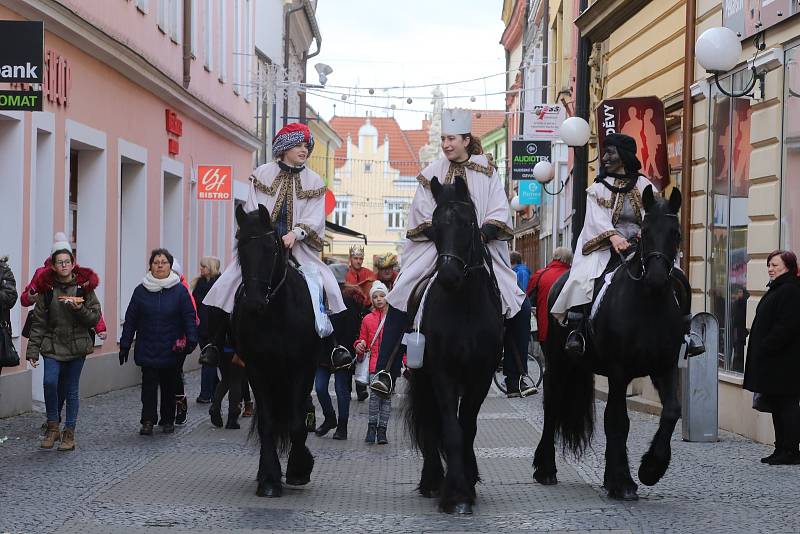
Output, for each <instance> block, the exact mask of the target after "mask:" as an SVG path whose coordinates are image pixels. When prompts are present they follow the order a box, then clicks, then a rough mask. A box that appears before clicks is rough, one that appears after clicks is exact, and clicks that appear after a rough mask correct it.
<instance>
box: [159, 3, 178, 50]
mask: <svg viewBox="0 0 800 534" xmlns="http://www.w3.org/2000/svg"><path fill="white" fill-rule="evenodd" d="M182 5H183V0H161V1H160V2H159V3H158V11H157V16H158V17H157V20H156V22H157V24H158V29H159V30H161V31H162V32H164V33H166V34H167V35H169V38H170V39H172V40H173V41H175V42H176V43H179V42H180V41H181V40H180V31H179V30H180V27H181V20H182V18H183V10H182V9H181V7H182Z"/></svg>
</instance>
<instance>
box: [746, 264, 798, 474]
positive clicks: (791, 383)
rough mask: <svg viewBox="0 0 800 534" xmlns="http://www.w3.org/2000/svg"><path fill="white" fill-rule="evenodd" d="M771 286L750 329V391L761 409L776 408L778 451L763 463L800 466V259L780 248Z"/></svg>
mask: <svg viewBox="0 0 800 534" xmlns="http://www.w3.org/2000/svg"><path fill="white" fill-rule="evenodd" d="M767 272H768V274H769V278H770V282H769V284H767V287H769V290H768V291H767V292H766V294H765V295H764V296H763V297H761V301H760V302H759V303H758V307H757V308H756V315H755V317H754V318H753V326H752V328H751V329H750V341H749V344H748V347H747V363H746V365H745V371H744V387H745V389H747V390H749V391H752V392H753V393H756V394H758V396H756V399H757V402H756V403H754V404H758V405H759V406H757V408H758V409H759V410H761V411H771V412H772V424H773V425H774V427H775V452H773V453H772V454H771V455H769V456H767V457H766V458H762V460H761V461H762V462H763V463H768V464H770V465H790V464H800V450H798V443H800V313H798V304H799V303H800V279H799V278H798V277H797V274H798V273H797V257H796V256H795V255H794V253H792V252H788V251H784V250H776V251H775V252H772V253H771V254H770V255H769V257H768V258H767Z"/></svg>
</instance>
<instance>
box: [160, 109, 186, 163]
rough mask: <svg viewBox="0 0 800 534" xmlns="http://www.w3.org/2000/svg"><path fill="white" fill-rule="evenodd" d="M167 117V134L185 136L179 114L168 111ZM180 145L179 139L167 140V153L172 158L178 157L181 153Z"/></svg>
mask: <svg viewBox="0 0 800 534" xmlns="http://www.w3.org/2000/svg"><path fill="white" fill-rule="evenodd" d="M164 111H165V113H164V114H165V117H166V129H167V133H168V134H171V135H174V136H176V137H180V136H182V135H183V121H181V120H180V119H179V118H178V114H177V113H175V112H174V111H172V110H171V109H166V110H164ZM180 149H181V147H180V143H178V140H177V139H173V138H171V137H170V138H169V139H167V152H168V153H169V155H170V156H177V155H178V154H179V153H180Z"/></svg>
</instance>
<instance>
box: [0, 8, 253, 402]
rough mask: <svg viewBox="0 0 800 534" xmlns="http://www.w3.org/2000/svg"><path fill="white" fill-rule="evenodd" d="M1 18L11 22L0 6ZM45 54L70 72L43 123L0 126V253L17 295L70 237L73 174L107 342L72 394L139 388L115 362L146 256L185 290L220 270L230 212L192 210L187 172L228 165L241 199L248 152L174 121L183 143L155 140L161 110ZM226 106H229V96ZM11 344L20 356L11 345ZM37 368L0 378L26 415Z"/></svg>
mask: <svg viewBox="0 0 800 534" xmlns="http://www.w3.org/2000/svg"><path fill="white" fill-rule="evenodd" d="M136 16H138V15H136ZM0 18H3V19H19V18H21V17H19V16H18V15H17V14H16V13H13V12H11V11H10V10H8V9H6V8H4V7H0ZM45 48H46V49H48V50H52V51H53V52H54V53H56V54H58V55H59V56H60V57H62V58H64V59H66V60H67V61H68V62H69V64H70V66H71V84H70V86H69V92H68V100H67V103H66V105H63V104H57V103H52V102H49V101H47V100H46V101H45V109H44V111H43V112H36V113H22V112H7V113H4V114H2V115H1V116H0V159H1V160H2V161H4V162H6V164H5V168H6V172H5V173H4V174H3V175H2V176H0V181H1V182H2V187H1V188H2V191H3V192H4V195H3V197H4V198H3V200H2V201H0V205H2V208H3V213H4V219H5V220H6V221H7V226H6V227H5V228H7V229H8V230H7V231H5V232H3V233H2V234H0V250H2V251H3V252H4V253H8V254H9V255H10V256H11V262H10V263H11V266H12V269H13V271H14V274H15V276H16V279H17V282H18V288H19V289H20V290H21V289H22V288H23V287H24V285H26V284H27V283H28V282H29V280H30V278H31V276H32V274H33V271H34V270H35V268H36V267H39V266H40V265H42V263H43V262H44V260H45V258H46V257H47V255H48V254H49V252H50V246H51V244H52V240H53V234H54V232H56V231H69V228H70V222H71V221H70V198H69V183H70V169H71V168H77V243H76V246H77V259H78V262H79V263H80V264H82V265H85V266H87V267H91V268H92V269H94V270H95V271H97V273H98V274H99V275H100V278H101V283H100V286H99V288H98V290H97V294H98V297H99V299H100V301H101V304H102V308H103V314H104V318H105V322H106V324H107V326H108V339H107V340H106V341H105V342H104V343H102V344H100V345H98V346H97V347H96V349H95V354H94V355H92V356H91V357H90V358H89V359H88V361H87V364H86V368H85V370H84V376H83V378H82V382H81V387H82V393H83V394H84V395H89V394H95V393H99V392H102V391H108V390H111V389H114V388H116V387H122V386H126V385H132V384H134V383H136V382H137V381H138V380H139V373H138V369H137V368H136V367H135V366H134V365H133V364H132V363H131V364H129V365H128V366H125V367H120V366H119V364H118V362H117V363H114V362H115V361H116V353H117V351H118V345H117V340H118V339H119V335H120V333H121V323H122V320H123V317H124V312H125V308H126V307H127V302H128V299H129V296H130V293H131V292H132V290H133V288H134V287H135V286H136V285H138V283H139V282H140V281H141V278H142V276H143V275H144V274H145V272H146V270H147V259H148V254H149V251H150V250H151V249H153V248H156V247H159V246H166V247H167V248H169V249H170V250H171V251H172V252H173V253H174V255H175V257H176V258H178V259H179V260H180V262H181V263H182V265H183V268H184V272H185V274H186V276H187V278H189V279H191V278H193V277H194V276H196V275H197V272H198V263H199V258H200V256H203V255H215V256H220V257H222V259H223V262H227V261H229V260H230V257H231V252H230V251H231V245H232V235H233V230H232V211H233V210H232V203H218V204H214V203H211V202H209V201H197V200H196V189H195V188H196V185H195V178H196V176H195V174H194V171H193V168H194V166H195V165H196V164H199V163H208V164H229V165H232V166H233V169H234V176H235V178H236V179H237V180H238V181H239V182H238V185H237V187H235V191H237V194H238V195H239V196H241V195H242V193H243V192H244V194H246V191H247V188H246V187H242V186H243V185H244V183H246V182H243V180H246V178H247V176H248V175H249V173H250V170H251V161H252V150H250V149H246V148H243V147H242V146H241V145H240V144H238V143H236V142H234V141H233V140H231V139H229V138H226V137H223V136H221V135H219V133H218V132H216V131H214V130H212V129H210V128H209V127H208V126H207V125H206V124H203V123H201V122H199V121H197V120H195V119H194V118H192V117H190V116H188V115H186V114H184V113H182V112H179V113H178V114H177V115H178V118H179V119H180V120H181V121H182V122H183V134H182V135H181V136H180V137H176V136H172V135H171V134H168V133H167V131H166V112H167V111H168V110H169V111H174V107H173V106H172V105H171V104H170V103H168V102H165V101H164V100H163V99H162V98H161V97H159V96H157V95H155V94H153V93H151V92H149V91H147V90H145V89H143V88H142V87H141V86H139V85H137V84H134V83H133V82H131V80H130V79H128V78H127V77H126V76H124V75H122V74H121V73H120V72H118V71H116V70H114V69H112V68H110V67H109V66H108V65H107V64H106V63H104V62H102V61H100V60H98V59H97V58H95V57H93V56H92V55H90V54H87V53H86V52H84V51H83V50H81V49H79V48H77V47H76V46H74V45H73V44H71V43H70V42H67V41H65V40H64V39H62V38H61V37H59V36H57V35H54V34H52V33H49V32H46V34H45ZM228 98H229V99H230V100H235V99H236V97H235V95H233V94H232V93H231V94H230V95H229V96H228ZM169 138H172V139H177V140H178V142H179V144H180V149H179V153H178V154H177V155H173V156H171V155H170V154H169V153H168V139H169ZM76 161H77V165H76V164H75V162H76ZM24 318H25V310H22V309H21V308H20V306H19V304H18V305H17V306H16V307H15V308H14V309H13V310H12V326H13V330H14V332H15V334H18V333H19V332H20V330H21V325H22V324H23V322H24ZM15 342H17V343H19V344H20V345H21V346H20V349H22V350H24V348H25V347H24V345H25V344H24V342H23V340H22V339H21V338H16V339H15ZM41 369H42V368H41V366H40V367H39V368H38V369H37V370H36V371H34V372H31V371H29V370H25V366H24V365H23V366H20V368H18V369H15V370H10V369H4V370H3V375H2V376H0V382H1V383H2V384H0V391H3V390H4V388H5V387H6V385H9V384H11V385H15V386H13V387H15V388H16V389H15V390H14V392H16V393H18V394H19V393H21V394H23V395H25V394H27V395H28V404H27V407H28V408H30V396H31V394H32V395H33V398H35V399H39V400H41V372H42V371H41ZM17 374H24V375H25V376H26V377H27V378H24V379H20V377H19V376H16V375H17ZM26 384H27V385H26ZM19 388H22V389H19ZM14 392H12V391H9V390H6V391H5V392H4V395H6V394H7V395H14ZM23 404H24V403H23ZM8 406H10V405H8V404H5V403H3V402H0V416H3V415H9V414H10V413H11V412H9V411H8V410H9V409H10V410H12V411H19V410H20V409H24V407H22V408H21V407H20V406H13V407H12V408H7V407H8Z"/></svg>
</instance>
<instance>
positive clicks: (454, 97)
mask: <svg viewBox="0 0 800 534" xmlns="http://www.w3.org/2000/svg"><path fill="white" fill-rule="evenodd" d="M550 87H555V86H554V85H541V86H538V87H526V88H524V89H522V88H520V89H508V90H505V91H494V92H491V93H477V94H468V95H443V96H441V97H438V98H442V99H443V100H457V99H464V98H469V99H477V98H478V97H487V96H497V95H507V94H510V93H515V94H517V93H521V92H526V91H541V90H542V89H548V88H550ZM306 92H307V93H308V94H328V95H336V96H339V97H340V98H341V96H342V95H344V96H346V97H348V98H350V97H351V96H352V97H353V98H379V99H396V100H408V99H409V98H411V99H412V100H435V99H436V98H437V97H433V96H431V95H426V96H421V95H416V96H411V95H406V96H403V95H374V94H366V95H362V94H351V93H345V92H342V91H329V90H327V89H320V88H318V87H317V88H313V89H310V90H308V91H306ZM474 101H475V100H473V102H474Z"/></svg>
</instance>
